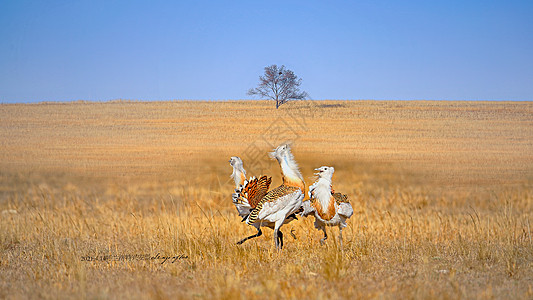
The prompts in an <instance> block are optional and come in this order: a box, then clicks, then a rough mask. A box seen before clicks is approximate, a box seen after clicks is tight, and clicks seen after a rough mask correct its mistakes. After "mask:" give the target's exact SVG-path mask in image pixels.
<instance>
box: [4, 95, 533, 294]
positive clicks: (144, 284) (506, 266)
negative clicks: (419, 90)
mask: <svg viewBox="0 0 533 300" xmlns="http://www.w3.org/2000/svg"><path fill="white" fill-rule="evenodd" d="M0 128H1V129H0V145H1V147H0V178H1V179H0V298H8V299H10V298H52V299H57V298H79V297H80V296H81V297H82V298H89V299H94V298H120V299H123V298H133V299H145V298H158V299H167V298H168V299H174V298H183V299H194V298H209V299H210V298H214V299H226V298H228V299H234V298H279V297H283V298H302V299H307V298H310V299H324V298H334V299H335V298H380V299H398V298H416V299H461V298H463V299H472V298H479V299H493V298H500V299H501V298H504V299H531V298H533V237H532V235H533V234H532V226H533V224H532V223H533V103H532V102H446V101H442V102H441V101H305V102H292V103H288V104H286V105H283V106H282V107H280V109H278V110H276V109H275V108H274V105H273V104H272V103H270V102H265V101H227V102H187V101H177V102H128V101H115V102H103V103H89V102H72V103H39V104H0ZM285 141H292V142H293V146H292V148H293V153H294V155H295V158H296V160H297V161H298V162H299V164H300V168H301V171H302V173H303V175H304V178H305V180H306V183H307V184H308V185H309V184H311V183H312V182H313V181H314V177H313V169H314V168H317V167H319V166H322V165H330V166H334V167H335V170H336V172H335V175H334V177H333V180H334V182H333V183H334V189H335V190H336V191H339V192H343V193H345V194H347V195H348V196H349V199H350V201H351V203H352V205H353V207H354V211H355V214H354V215H353V217H352V218H351V219H349V221H348V227H347V228H346V229H345V230H344V231H343V233H344V247H343V248H342V249H340V248H339V247H338V245H337V240H336V235H337V229H336V228H335V229H330V230H329V233H330V238H329V239H328V242H327V244H326V245H325V246H320V243H319V239H320V238H321V232H319V231H317V230H315V229H314V227H313V219H312V218H309V219H305V218H304V219H301V218H300V220H298V221H295V222H292V223H290V224H288V225H285V226H283V227H282V230H283V232H284V233H286V234H285V247H284V249H283V251H282V252H281V253H280V252H277V251H275V250H274V248H273V240H272V231H271V230H268V229H266V230H265V231H264V233H265V234H264V235H263V236H262V237H259V238H257V239H254V240H251V241H249V242H246V243H245V244H243V245H240V246H237V245H235V242H236V241H238V240H239V239H240V238H242V237H244V236H246V235H249V234H252V233H254V229H253V228H252V227H249V226H247V225H245V224H244V223H241V222H240V218H239V217H238V216H237V214H236V210H235V208H234V206H233V204H232V203H231V196H230V194H231V193H232V191H233V183H232V181H231V180H230V178H229V175H230V174H231V167H230V166H229V163H228V160H229V157H230V156H235V155H236V156H240V157H241V158H242V159H243V161H244V166H245V168H246V169H247V171H248V173H249V174H248V175H259V174H268V175H271V176H273V186H277V185H278V184H280V182H281V178H280V175H279V167H278V164H277V163H276V162H275V161H271V160H269V159H268V157H267V152H268V151H271V150H272V148H273V147H274V146H277V145H278V144H279V143H282V142H285ZM291 231H292V233H293V234H294V235H295V236H296V239H294V238H292V237H290V235H289V234H287V233H289V232H291Z"/></svg>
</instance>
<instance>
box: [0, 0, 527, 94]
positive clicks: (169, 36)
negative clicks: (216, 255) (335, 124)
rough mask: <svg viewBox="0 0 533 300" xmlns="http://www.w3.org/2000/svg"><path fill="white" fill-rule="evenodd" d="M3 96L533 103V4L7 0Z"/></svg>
mask: <svg viewBox="0 0 533 300" xmlns="http://www.w3.org/2000/svg"><path fill="white" fill-rule="evenodd" d="M0 40H1V43H0V102H2V103H9V102H33V101H71V100H95V101H105V100H111V99H135V100H173V99H198V100H225V99H247V98H249V96H247V95H246V91H247V90H248V89H249V88H252V87H254V86H256V84H257V82H258V77H259V76H260V75H261V74H262V72H263V68H264V67H265V66H267V65H270V64H278V65H282V64H283V65H285V66H286V67H287V68H289V69H291V70H293V71H294V72H295V73H296V74H297V75H298V76H299V77H301V78H302V80H303V84H302V89H303V90H305V91H307V92H308V93H309V94H310V96H311V98H312V99H383V100H397V99H398V100H411V99H420V100H422V99H427V100H533V1H531V0H528V1H512V0H504V1H490V0H487V1H455V0H449V1H371V0H369V1H335V0H333V1H290V0H288V1H287V0H286V1H116V0H107V1H25V0H0Z"/></svg>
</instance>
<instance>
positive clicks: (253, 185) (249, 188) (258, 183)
mask: <svg viewBox="0 0 533 300" xmlns="http://www.w3.org/2000/svg"><path fill="white" fill-rule="evenodd" d="M271 183H272V177H267V176H261V178H254V179H252V180H250V181H249V182H248V183H247V184H246V186H245V187H244V188H243V189H242V191H241V193H240V195H241V196H243V197H245V198H246V199H248V203H249V204H250V206H251V207H252V208H256V207H257V204H258V203H259V202H260V201H261V200H262V199H263V197H265V195H266V194H267V193H268V188H269V187H270V184H271Z"/></svg>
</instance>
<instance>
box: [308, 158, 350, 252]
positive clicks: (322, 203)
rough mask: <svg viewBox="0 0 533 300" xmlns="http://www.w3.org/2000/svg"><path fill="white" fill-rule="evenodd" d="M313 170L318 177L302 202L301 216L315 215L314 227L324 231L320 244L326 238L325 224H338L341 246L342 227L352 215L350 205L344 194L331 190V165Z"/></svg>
mask: <svg viewBox="0 0 533 300" xmlns="http://www.w3.org/2000/svg"><path fill="white" fill-rule="evenodd" d="M315 171H317V173H315V175H317V176H318V179H317V181H316V182H315V183H313V184H312V185H311V186H310V187H309V200H308V201H305V202H304V203H303V210H304V211H303V213H302V216H304V217H306V216H308V215H311V214H312V215H314V216H315V228H316V229H318V230H322V231H323V232H324V238H322V239H321V240H320V243H321V244H324V242H325V241H326V239H327V238H328V235H327V233H326V226H338V227H339V241H340V245H341V247H342V229H343V228H344V227H346V220H347V219H348V218H350V217H351V216H352V215H353V208H352V205H351V204H350V202H348V197H347V196H346V195H343V194H341V193H333V192H332V189H331V180H332V177H333V172H335V169H334V168H333V167H326V166H324V167H320V168H318V169H315Z"/></svg>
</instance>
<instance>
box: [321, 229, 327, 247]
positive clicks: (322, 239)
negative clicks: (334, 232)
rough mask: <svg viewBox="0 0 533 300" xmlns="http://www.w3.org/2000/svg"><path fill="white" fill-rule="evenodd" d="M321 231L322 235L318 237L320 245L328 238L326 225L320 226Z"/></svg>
mask: <svg viewBox="0 0 533 300" xmlns="http://www.w3.org/2000/svg"><path fill="white" fill-rule="evenodd" d="M322 231H324V237H323V238H321V239H320V245H324V244H325V243H326V240H327V239H328V234H327V233H326V227H322Z"/></svg>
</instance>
